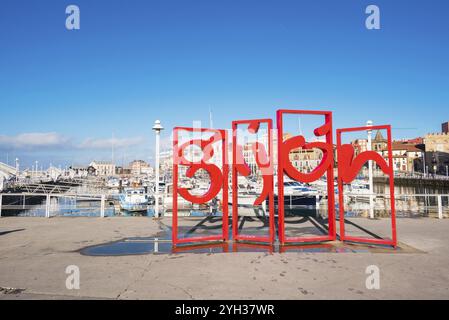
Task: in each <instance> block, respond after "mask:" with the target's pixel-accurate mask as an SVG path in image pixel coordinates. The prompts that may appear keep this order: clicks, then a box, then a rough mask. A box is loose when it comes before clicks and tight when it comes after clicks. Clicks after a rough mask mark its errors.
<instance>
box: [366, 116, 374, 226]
mask: <svg viewBox="0 0 449 320" xmlns="http://www.w3.org/2000/svg"><path fill="white" fill-rule="evenodd" d="M366 126H367V127H372V126H373V122H372V121H371V120H368V121H367V122H366ZM367 133H368V141H367V146H366V149H367V150H368V151H371V149H372V146H371V134H372V130H368V131H367ZM368 181H369V217H370V219H374V199H373V193H374V186H373V162H372V161H371V160H369V161H368Z"/></svg>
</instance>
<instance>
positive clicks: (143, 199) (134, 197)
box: [119, 187, 149, 212]
mask: <svg viewBox="0 0 449 320" xmlns="http://www.w3.org/2000/svg"><path fill="white" fill-rule="evenodd" d="M119 200H120V208H122V209H123V210H125V211H129V212H139V211H147V209H148V204H149V198H148V197H147V195H146V194H145V189H144V188H140V187H139V188H125V190H124V193H123V194H121V195H120V196H119Z"/></svg>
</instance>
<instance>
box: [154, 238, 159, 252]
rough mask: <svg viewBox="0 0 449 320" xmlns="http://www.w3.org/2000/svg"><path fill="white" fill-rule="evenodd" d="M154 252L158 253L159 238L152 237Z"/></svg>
mask: <svg viewBox="0 0 449 320" xmlns="http://www.w3.org/2000/svg"><path fill="white" fill-rule="evenodd" d="M154 253H159V239H158V238H154Z"/></svg>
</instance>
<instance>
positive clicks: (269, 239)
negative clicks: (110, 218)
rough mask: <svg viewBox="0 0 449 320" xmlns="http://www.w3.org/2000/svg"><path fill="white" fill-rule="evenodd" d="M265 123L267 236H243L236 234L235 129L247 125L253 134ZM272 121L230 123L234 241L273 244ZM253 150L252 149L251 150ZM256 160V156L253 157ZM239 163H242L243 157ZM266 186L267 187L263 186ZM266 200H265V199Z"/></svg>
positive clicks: (236, 163)
mask: <svg viewBox="0 0 449 320" xmlns="http://www.w3.org/2000/svg"><path fill="white" fill-rule="evenodd" d="M262 123H265V124H267V127H268V161H269V164H268V168H267V171H266V172H263V175H264V189H265V187H267V188H268V195H267V198H268V200H269V235H268V236H258V235H244V234H239V233H238V181H237V177H238V174H239V170H238V167H239V165H244V164H243V163H242V164H240V163H238V161H237V127H238V125H243V124H244V125H248V127H249V128H253V131H254V133H256V132H257V131H258V129H259V126H260V124H262ZM272 131H273V121H272V120H271V119H255V120H236V121H233V122H232V238H233V239H234V240H236V241H239V240H241V241H255V242H269V243H273V242H274V233H275V231H274V193H273V188H274V185H273V152H272V150H273V136H272ZM253 150H254V149H253ZM255 157H256V158H257V157H258V156H257V155H255ZM239 161H244V160H243V157H242V159H240V160H239ZM265 184H268V186H265ZM265 199H266V198H265Z"/></svg>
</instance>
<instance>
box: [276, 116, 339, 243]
mask: <svg viewBox="0 0 449 320" xmlns="http://www.w3.org/2000/svg"><path fill="white" fill-rule="evenodd" d="M284 114H306V115H321V116H323V117H324V120H325V122H324V124H323V125H322V126H320V127H319V128H316V129H315V130H314V134H315V136H317V137H320V136H325V137H326V142H311V143H307V142H306V141H305V139H304V137H303V136H301V135H299V136H295V137H292V138H290V139H288V140H286V141H283V115H284ZM277 128H278V181H277V183H278V215H279V241H280V243H281V244H284V243H286V242H320V241H330V240H335V238H336V232H335V200H334V153H333V143H332V112H330V111H307V110H278V111H277ZM295 148H303V149H313V148H317V149H320V150H321V151H322V152H323V158H322V160H321V163H320V164H319V165H318V166H317V167H316V168H315V169H314V170H313V171H312V172H310V173H303V172H299V171H298V170H297V169H296V168H295V167H294V166H293V164H292V163H291V161H290V157H289V154H290V151H291V150H293V149H295ZM284 173H285V174H287V176H288V177H290V178H291V179H293V180H296V181H299V182H304V183H309V182H313V181H316V180H318V179H319V178H321V177H322V176H323V175H324V174H326V173H327V190H328V224H329V227H328V235H325V236H315V237H286V236H285V225H284Z"/></svg>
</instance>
